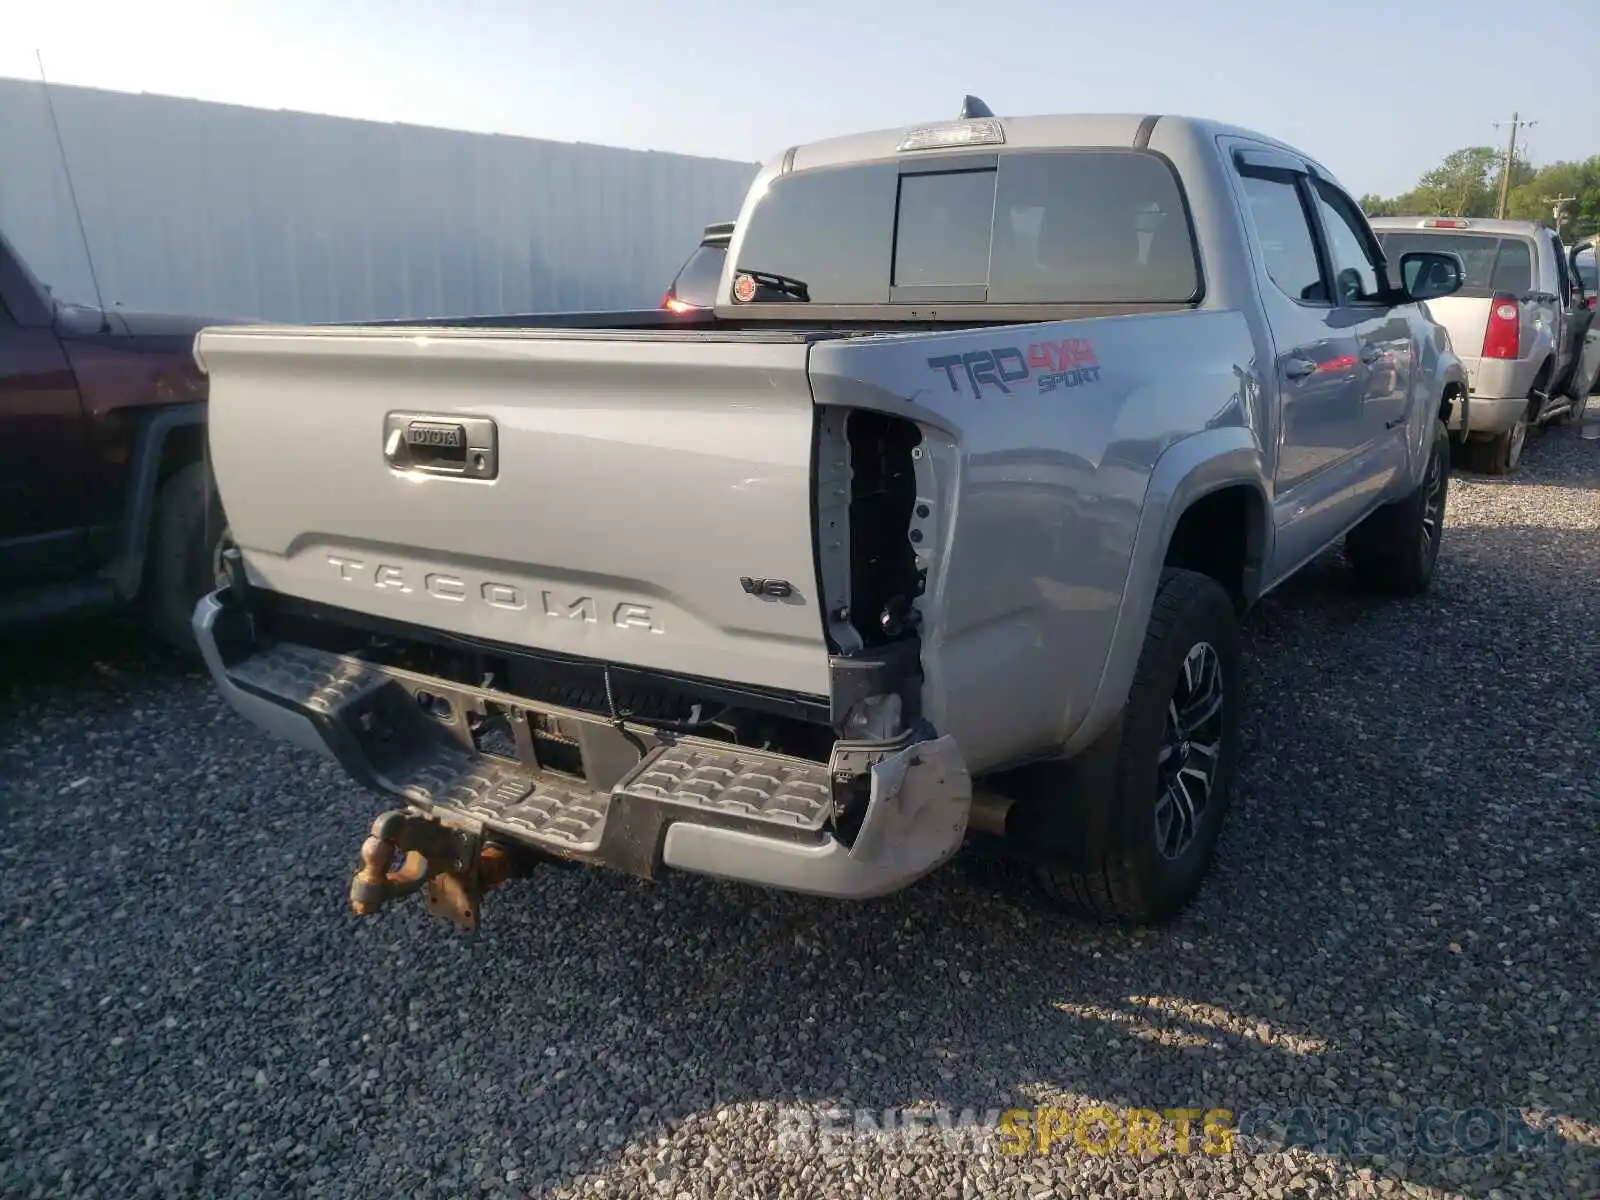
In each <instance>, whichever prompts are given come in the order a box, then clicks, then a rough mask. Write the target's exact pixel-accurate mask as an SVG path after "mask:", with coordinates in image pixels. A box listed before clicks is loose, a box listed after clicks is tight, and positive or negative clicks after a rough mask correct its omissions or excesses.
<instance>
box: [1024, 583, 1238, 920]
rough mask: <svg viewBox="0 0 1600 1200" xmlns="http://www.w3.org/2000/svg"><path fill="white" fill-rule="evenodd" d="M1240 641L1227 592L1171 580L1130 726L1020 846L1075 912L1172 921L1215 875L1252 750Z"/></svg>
mask: <svg viewBox="0 0 1600 1200" xmlns="http://www.w3.org/2000/svg"><path fill="white" fill-rule="evenodd" d="M1239 677H1240V670H1239V634H1238V626H1237V622H1236V619H1235V616H1234V607H1233V602H1232V601H1231V600H1230V599H1229V597H1228V594H1227V592H1225V591H1224V590H1223V589H1222V587H1221V586H1220V585H1219V584H1218V583H1217V582H1216V581H1215V580H1212V579H1210V578H1209V577H1207V576H1205V575H1201V574H1199V573H1197V572H1194V571H1180V570H1169V571H1167V572H1165V573H1164V574H1163V575H1162V579H1161V586H1160V589H1159V591H1158V592H1157V594H1156V600H1155V605H1154V607H1153V608H1152V610H1151V615H1150V624H1149V627H1148V629H1147V631H1146V633H1145V642H1144V649H1143V651H1142V652H1141V653H1140V656H1139V666H1138V670H1137V672H1136V673H1135V676H1134V681H1133V686H1132V688H1131V689H1130V691H1129V694H1128V702H1127V704H1126V706H1125V707H1124V709H1123V713H1122V716H1121V718H1120V720H1119V721H1118V722H1117V723H1116V724H1115V725H1113V726H1112V728H1111V729H1110V730H1109V731H1107V733H1105V734H1103V735H1102V736H1101V738H1100V740H1099V741H1098V742H1096V743H1095V745H1093V746H1092V747H1090V748H1089V749H1088V750H1087V751H1085V752H1084V753H1083V754H1082V755H1080V756H1079V757H1078V758H1077V759H1074V760H1072V761H1071V762H1066V763H1059V764H1051V765H1050V769H1049V771H1048V773H1047V774H1046V776H1045V778H1044V780H1043V781H1041V782H1042V783H1043V787H1042V788H1041V790H1040V794H1039V795H1037V796H1035V797H1031V798H1030V800H1029V802H1028V807H1027V808H1025V809H1024V811H1023V813H1022V814H1021V817H1020V820H1019V822H1018V827H1017V828H1016V829H1014V830H1013V831H1012V832H1013V836H1016V837H1017V838H1018V840H1019V841H1021V842H1023V843H1025V844H1026V845H1027V846H1028V848H1029V849H1030V850H1031V851H1032V852H1033V853H1034V855H1035V856H1042V857H1044V858H1045V860H1046V861H1044V862H1041V863H1036V864H1035V866H1034V877H1035V880H1036V882H1037V884H1038V886H1039V888H1040V890H1041V891H1042V892H1043V893H1044V894H1045V896H1046V897H1047V898H1048V899H1049V900H1051V901H1053V902H1054V903H1056V904H1059V905H1061V906H1062V907H1066V908H1070V909H1072V910H1074V911H1078V912H1083V913H1087V914H1089V915H1091V916H1095V917H1099V918H1102V919H1107V920H1116V921H1122V922H1127V923H1150V922H1160V921H1164V920H1167V919H1169V918H1171V917H1172V916H1174V915H1176V914H1177V913H1178V912H1179V911H1181V910H1182V909H1183V907H1184V906H1185V905H1187V904H1188V903H1189V901H1190V900H1192V899H1193V898H1194V896H1195V893H1196V892H1197V891H1198V890H1199V887H1200V883H1201V880H1202V879H1203V878H1204V877H1205V874H1206V871H1207V869H1208V868H1209V866H1210V864H1211V860H1212V857H1213V855H1214V852H1215V848H1216V842H1217V836H1218V833H1219V832H1220V830H1221V827H1222V819H1223V814H1224V813H1225V812H1226V810H1227V807H1228V801H1229V797H1230V794H1231V792H1232V788H1233V775H1234V768H1235V764H1236V762H1237V759H1238V745H1239V697H1240V688H1239Z"/></svg>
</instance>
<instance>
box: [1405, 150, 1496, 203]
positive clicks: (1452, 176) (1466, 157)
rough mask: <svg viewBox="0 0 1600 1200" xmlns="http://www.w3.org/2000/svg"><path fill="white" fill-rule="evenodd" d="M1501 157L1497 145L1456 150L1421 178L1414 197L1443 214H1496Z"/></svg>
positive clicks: (1418, 201)
mask: <svg viewBox="0 0 1600 1200" xmlns="http://www.w3.org/2000/svg"><path fill="white" fill-rule="evenodd" d="M1498 159H1499V155H1498V154H1496V153H1495V150H1494V147H1493V146H1467V147H1465V148H1463V149H1461V150H1453V151H1451V152H1450V153H1449V154H1447V155H1445V159H1444V161H1443V162H1442V163H1440V164H1439V165H1438V166H1437V167H1435V168H1433V170H1431V171H1429V172H1427V173H1426V174H1424V175H1423V176H1422V178H1421V179H1419V180H1417V186H1416V188H1415V189H1414V191H1413V192H1412V199H1413V201H1414V203H1415V204H1416V205H1418V206H1420V207H1421V208H1422V209H1423V210H1425V211H1426V212H1429V213H1434V214H1437V215H1438V216H1442V217H1490V216H1493V215H1494V203H1495V195H1494V189H1495V185H1496V184H1497V183H1498V182H1499V179H1498V172H1497V171H1496V167H1497V166H1498Z"/></svg>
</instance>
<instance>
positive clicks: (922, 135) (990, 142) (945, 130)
mask: <svg viewBox="0 0 1600 1200" xmlns="http://www.w3.org/2000/svg"><path fill="white" fill-rule="evenodd" d="M1005 140H1006V131H1005V128H1004V127H1003V126H1002V125H1001V124H1000V122H999V121H997V120H994V119H993V118H981V119H978V120H973V121H954V122H951V123H950V124H948V125H924V126H923V127H922V128H921V129H913V130H912V131H911V132H910V133H908V134H906V137H905V140H904V141H903V142H901V143H900V149H901V150H948V149H950V148H952V147H956V146H1000V145H1004V144H1005Z"/></svg>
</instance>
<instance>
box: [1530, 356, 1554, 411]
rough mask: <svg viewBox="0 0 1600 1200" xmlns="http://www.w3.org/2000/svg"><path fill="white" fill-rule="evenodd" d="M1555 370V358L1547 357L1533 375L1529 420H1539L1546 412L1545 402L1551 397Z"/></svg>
mask: <svg viewBox="0 0 1600 1200" xmlns="http://www.w3.org/2000/svg"><path fill="white" fill-rule="evenodd" d="M1554 371H1555V358H1554V357H1553V356H1552V357H1547V358H1546V359H1545V360H1544V361H1543V362H1542V363H1540V364H1539V370H1538V372H1537V373H1536V374H1535V375H1534V377H1533V385H1532V386H1531V387H1529V388H1528V420H1529V422H1530V423H1531V422H1533V421H1537V420H1538V419H1539V416H1540V414H1541V413H1543V412H1544V406H1545V402H1546V401H1547V400H1549V398H1550V383H1551V375H1552V374H1553V373H1554Z"/></svg>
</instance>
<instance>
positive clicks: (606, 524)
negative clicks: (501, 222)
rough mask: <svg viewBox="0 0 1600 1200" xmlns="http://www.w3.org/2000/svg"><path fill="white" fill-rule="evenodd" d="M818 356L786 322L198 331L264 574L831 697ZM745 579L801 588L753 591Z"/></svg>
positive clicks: (227, 491) (267, 583)
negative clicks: (754, 331)
mask: <svg viewBox="0 0 1600 1200" xmlns="http://www.w3.org/2000/svg"><path fill="white" fill-rule="evenodd" d="M808 352H809V346H808V344H807V343H806V342H805V341H804V340H799V339H793V338H787V339H786V338H782V337H771V338H765V339H763V338H759V337H757V338H749V337H746V338H740V337H738V336H737V335H735V336H732V337H724V338H717V337H714V336H706V335H698V336H692V337H683V336H681V335H680V336H676V337H675V336H673V335H665V336H658V337H651V336H649V335H644V336H641V335H640V334H638V333H631V334H629V335H627V336H625V337H621V336H610V337H608V336H605V335H588V336H584V335H573V334H570V333H569V334H565V335H556V336H549V335H545V334H541V333H538V332H534V333H530V332H529V331H526V330H523V331H516V332H501V331H491V330H465V329H419V328H410V329H407V328H366V329H350V328H344V329H339V328H310V329H308V328H281V327H266V326H254V327H240V328H227V329H208V330H205V331H204V332H203V333H202V334H201V335H200V337H199V338H198V340H197V342H196V357H197V358H198V359H199V361H200V363H201V365H202V367H203V368H204V369H205V370H206V371H207V372H208V373H209V375H210V418H209V420H210V435H209V436H210V443H211V460H212V464H213V469H214V471H215V475H216V479H217V487H218V490H219V492H220V493H221V498H222V502H223V506H224V508H225V510H226V512H227V514H228V518H229V522H230V525H231V530H232V534H233V537H234V539H235V541H236V542H237V544H238V545H239V547H240V549H241V551H242V552H243V557H244V560H245V564H246V568H247V571H248V575H249V578H250V580H251V582H252V583H255V584H259V585H261V586H264V587H267V588H270V589H272V590H274V591H277V592H281V593H284V594H286V595H290V596H295V597H300V598H302V599H305V600H309V601H315V602H320V603H325V604H329V605H334V606H337V607H341V608H345V609H352V610H355V611H358V612H361V613H365V614H368V615H372V616H380V617H385V618H390V619H393V620H396V621H401V622H407V623H410V624H413V625H418V626H423V627H427V628H431V629H436V630H442V631H447V632H449V633H452V634H459V635H465V636H468V637H473V638H481V639H487V640H492V641H495V642H500V643H506V644H511V645H515V646H521V647H531V648H536V649H543V650H549V651H554V652H559V653H564V654H572V655H579V656H583V657H586V658H591V659H597V660H602V661H607V662H617V663H626V664H630V665H634V666H639V667H646V668H653V669H658V670H663V671H670V672H675V673H679V674H684V675H693V676H704V677H710V678H716V679H720V680H728V681H734V682H740V683H744V684H749V685H753V686H758V687H766V688H774V689H782V690H785V691H792V692H799V693H804V694H808V695H826V694H827V692H828V653H827V645H826V641H825V639H824V635H823V623H822V619H821V615H820V613H819V611H818V605H817V597H816V570H815V567H814V559H813V552H812V496H811V457H812V427H813V404H812V398H811V391H810V387H809V385H808V382H807V377H806V364H807V356H808ZM461 443H465V444H464V446H463V445H462V444H461ZM480 455H481V457H480ZM457 469H459V470H461V472H462V473H461V474H448V473H438V471H440V470H443V471H446V472H448V471H454V470H457ZM741 577H749V578H752V579H757V580H760V579H769V580H777V579H781V580H787V581H789V582H790V583H791V585H792V587H793V594H792V595H790V596H788V597H781V598H780V597H776V596H771V595H765V594H751V593H749V592H747V591H746V589H745V588H744V586H742V585H741Z"/></svg>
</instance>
